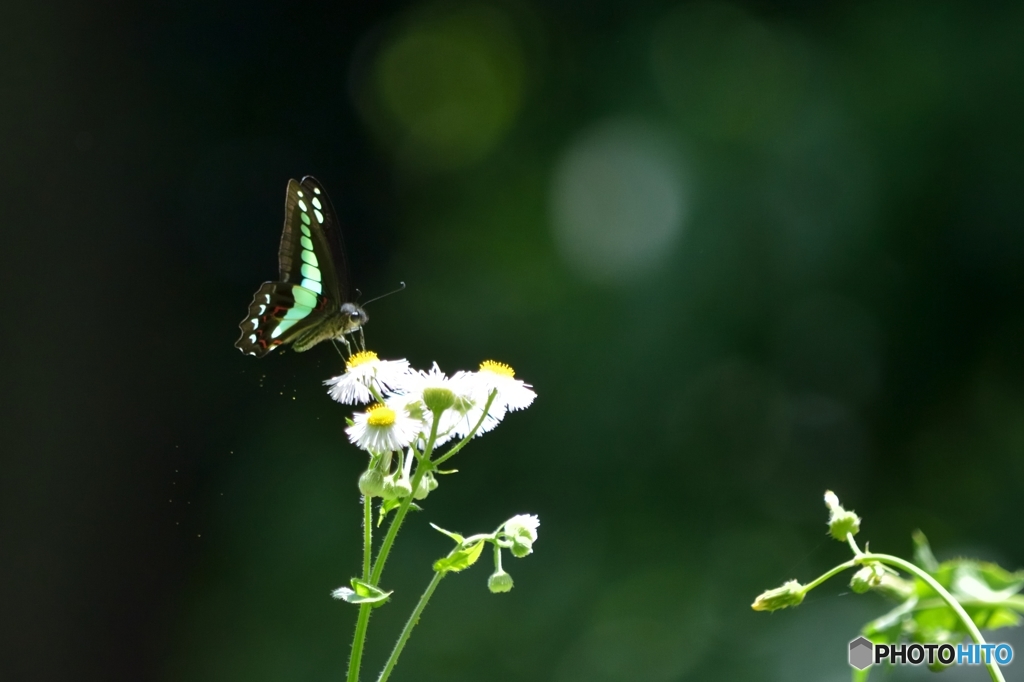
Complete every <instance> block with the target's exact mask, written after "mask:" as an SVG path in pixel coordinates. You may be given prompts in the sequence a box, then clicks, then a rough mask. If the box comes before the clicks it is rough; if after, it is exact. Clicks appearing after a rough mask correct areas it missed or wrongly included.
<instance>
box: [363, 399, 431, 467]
mask: <svg viewBox="0 0 1024 682" xmlns="http://www.w3.org/2000/svg"><path fill="white" fill-rule="evenodd" d="M396 407H398V409H395V407H392V406H391V404H390V401H389V403H388V404H385V405H381V404H380V403H377V404H375V405H373V406H371V407H370V409H368V410H367V411H366V412H359V413H357V414H355V415H353V416H352V421H353V422H354V423H353V424H352V426H350V427H348V428H347V429H345V433H347V434H348V439H349V440H350V441H352V442H353V443H354V444H355V445H356V446H358V447H360V448H362V449H363V450H367V451H369V452H372V453H374V454H381V453H384V452H394V451H395V450H401V449H403V448H405V447H406V446H407V445H409V443H411V442H412V440H413V439H414V438H415V437H416V435H417V434H418V433H419V432H420V430H421V429H422V427H423V424H422V422H420V421H419V420H418V419H415V418H413V417H412V416H410V415H409V413H408V412H407V411H406V410H405V409H403V408H402V407H401V406H398V405H396Z"/></svg>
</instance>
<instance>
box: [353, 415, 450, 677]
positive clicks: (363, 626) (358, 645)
mask: <svg viewBox="0 0 1024 682" xmlns="http://www.w3.org/2000/svg"><path fill="white" fill-rule="evenodd" d="M440 421H441V416H440V415H434V422H433V424H431V426H430V439H429V440H428V441H427V449H426V452H425V454H424V462H425V463H427V466H423V465H422V464H421V465H420V466H417V467H416V473H415V475H414V476H413V481H412V489H413V490H416V486H417V485H418V484H419V481H420V478H422V477H423V474H424V473H425V472H426V470H427V467H428V466H429V462H430V458H429V457H430V455H429V453H430V452H431V451H432V450H433V448H434V441H435V440H436V439H437V426H438V423H439V422H440ZM411 503H412V495H409V496H408V497H406V498H405V499H403V500H402V504H401V506H399V508H398V511H397V512H396V513H395V518H394V519H392V520H391V525H389V526H388V532H387V535H385V536H384V542H382V543H381V546H380V550H379V551H378V552H377V559H376V561H374V562H373V567H372V569H371V570H368V571H367V574H368V578H367V582H368V583H370V584H371V585H377V583H378V582H379V581H380V575H381V573H383V572H384V562H385V561H387V558H388V553H389V552H390V551H391V545H393V544H394V542H395V537H396V536H397V535H398V529H399V528H400V527H401V525H402V521H403V520H405V515H406V513H408V511H409V505H410V504H411ZM371 521H372V518H371ZM366 563H367V560H366V559H364V562H363V565H364V567H365V566H366ZM372 608H373V605H371V604H360V605H359V617H358V618H357V619H356V631H355V633H354V634H353V635H352V655H351V656H350V657H349V659H348V677H347V682H358V680H359V667H360V666H361V665H362V659H363V647H364V646H365V644H366V630H367V628H368V627H369V624H370V610H371V609H372Z"/></svg>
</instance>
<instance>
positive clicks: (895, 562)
mask: <svg viewBox="0 0 1024 682" xmlns="http://www.w3.org/2000/svg"><path fill="white" fill-rule="evenodd" d="M854 561H855V562H856V563H858V564H866V563H870V562H872V561H877V562H879V563H883V564H888V565H890V566H895V567H897V568H900V569H902V570H904V571H906V572H907V573H910V574H911V575H913V576H914V577H915V578H919V579H921V580H923V581H924V582H926V583H928V586H929V587H930V588H932V589H933V590H935V593H936V594H938V595H939V596H940V597H941V598H942V601H944V602H946V605H947V606H949V608H951V609H953V612H954V613H956V615H957V617H958V618H959V619H960V622H962V623H963V624H964V627H965V628H967V632H968V633H969V634H970V635H971V639H973V640H974V642H975V644H984V643H985V638H984V637H982V636H981V630H979V629H978V626H977V625H975V624H974V621H973V620H972V619H971V617H970V615H969V614H968V613H967V611H965V610H964V607H963V606H961V605H960V602H958V601H957V600H956V597H954V596H953V595H951V594H950V593H949V592H948V591H947V590H946V588H945V587H943V586H942V585H940V584H939V581H937V580H936V579H935V578H933V577H932V576H931V575H929V574H928V573H927V572H925V571H924V570H922V569H921V568H919V567H917V566H915V565H914V564H912V563H910V562H909V561H906V560H904V559H901V558H899V557H897V556H892V555H890V554H873V553H870V552H867V553H864V554H860V555H859V556H857V557H856V558H855V559H854ZM989 658H990V659H991V656H990V657H989ZM985 667H986V668H987V669H988V674H989V676H990V677H991V678H992V682H1006V681H1005V680H1004V678H1003V673H1002V672H1001V671H1000V670H999V666H998V665H997V664H996V663H995V661H992V660H989V662H988V663H986V664H985Z"/></svg>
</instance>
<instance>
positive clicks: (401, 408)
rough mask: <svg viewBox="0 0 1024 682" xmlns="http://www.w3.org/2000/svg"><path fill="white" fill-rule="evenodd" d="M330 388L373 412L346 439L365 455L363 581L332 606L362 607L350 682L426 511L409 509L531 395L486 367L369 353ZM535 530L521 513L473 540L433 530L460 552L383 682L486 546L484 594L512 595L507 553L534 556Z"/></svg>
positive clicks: (437, 565)
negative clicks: (411, 527) (395, 550)
mask: <svg viewBox="0 0 1024 682" xmlns="http://www.w3.org/2000/svg"><path fill="white" fill-rule="evenodd" d="M325 383H326V384H327V385H328V386H329V389H328V392H329V394H330V395H331V397H332V398H334V399H335V400H337V401H339V402H341V403H344V404H349V405H351V404H365V403H373V404H372V405H371V406H370V407H369V408H368V409H366V410H365V411H364V412H359V413H356V414H355V415H353V417H352V419H350V420H348V424H349V426H348V429H347V431H346V432H347V434H348V437H349V440H350V441H351V442H352V443H353V444H355V445H356V446H358V447H359V448H361V449H363V450H365V451H366V453H367V455H368V456H369V461H368V464H367V468H366V471H364V472H363V474H362V475H361V476H360V477H359V490H360V492H361V493H362V498H363V561H362V573H361V575H360V576H358V577H354V578H352V579H351V581H350V582H349V586H346V587H339V588H338V589H336V590H335V591H334V592H333V596H334V597H335V598H336V599H340V600H343V601H346V602H348V603H350V604H355V605H357V606H358V607H359V614H358V616H357V617H356V628H355V635H354V637H353V640H352V653H351V656H350V657H349V664H348V678H347V679H348V682H357V681H358V680H359V669H360V665H361V663H362V657H363V649H364V646H365V643H366V634H367V629H368V628H369V623H370V614H371V613H372V612H373V610H374V609H376V608H378V607H380V606H382V605H384V604H385V603H386V602H387V601H388V598H389V597H390V595H391V594H392V593H391V591H385V590H384V588H383V587H381V577H382V575H383V573H384V565H385V563H386V562H387V558H388V554H389V553H390V552H391V549H392V547H393V546H394V543H395V538H396V537H397V536H398V531H399V529H400V528H401V527H402V524H403V522H404V521H405V519H406V515H407V514H408V512H409V511H410V510H419V509H421V507H420V506H419V505H418V504H417V503H416V502H414V501H413V500H417V501H420V502H422V501H423V500H424V499H426V497H427V496H428V495H430V494H431V493H432V492H433V491H434V490H436V489H437V487H438V476H440V475H443V474H453V473H455V470H443V469H441V465H442V464H444V463H446V462H447V461H448V460H449V459H451V458H452V457H453V456H455V454H456V453H458V452H459V451H460V450H462V448H463V447H465V446H466V445H467V444H468V443H469V442H470V440H472V439H473V438H474V437H476V436H480V435H482V434H484V433H486V432H488V431H490V430H491V429H493V428H494V427H495V426H497V425H498V424H499V423H500V422H501V420H502V419H503V418H504V417H505V415H506V414H507V413H508V412H509V411H512V410H519V409H524V408H526V407H528V406H529V405H530V404H531V403H532V402H533V399H534V397H535V394H534V392H533V390H532V389H531V387H530V386H529V385H527V384H524V383H523V382H522V381H520V380H518V379H516V378H515V373H514V372H513V371H512V368H511V367H509V366H508V365H505V364H502V363H498V362H493V361H490V360H488V361H486V362H484V363H482V364H481V365H480V369H479V370H478V371H476V372H458V373H456V374H454V375H453V376H451V377H448V376H446V375H445V374H443V373H442V372H441V371H440V369H438V367H437V365H436V364H435V365H434V366H433V368H432V369H431V370H430V371H428V372H423V371H419V372H417V371H414V370H412V369H411V368H410V367H409V363H408V362H406V361H405V360H380V359H378V358H377V355H376V354H375V353H373V352H370V351H362V352H359V353H356V354H354V355H353V356H352V357H350V358H349V359H348V361H347V363H346V368H345V373H344V374H342V375H340V376H337V377H334V378H333V379H330V380H328V381H327V382H325ZM449 443H454V444H453V445H451V447H449V448H448V449H447V450H446V451H444V452H441V451H440V448H442V447H444V446H446V445H448V444H449ZM375 500H376V506H377V514H376V523H375V522H374V509H373V507H374V501H375ZM385 521H388V526H387V533H386V534H385V535H384V539H383V541H382V542H381V544H380V547H379V548H378V549H377V554H376V556H373V529H374V527H375V526H376V527H379V526H381V525H382V524H383V523H384V522H385ZM431 525H432V526H433V524H431ZM539 525H540V521H539V520H538V519H537V517H536V516H534V515H531V514H517V515H516V516H513V517H512V518H510V519H508V520H507V521H505V522H504V523H502V524H500V525H499V526H498V527H497V528H496V529H495V530H494V531H492V532H490V533H480V534H477V535H471V536H469V537H463V536H462V535H459V534H458V533H454V532H451V531H448V530H444V529H443V528H439V527H437V526H434V528H435V529H436V530H438V531H439V532H441V533H443V534H444V535H446V536H448V537H449V538H451V540H452V541H453V542H454V543H455V545H454V547H453V548H452V550H451V551H450V552H449V553H448V554H447V555H446V556H444V557H441V558H440V559H438V560H437V561H435V562H434V563H433V570H434V575H433V578H432V579H431V581H430V583H429V584H428V585H427V587H426V589H425V590H424V591H423V594H422V596H420V599H419V601H418V602H417V604H416V606H415V607H414V608H413V611H412V614H411V615H410V616H409V619H408V621H407V622H406V624H405V627H404V628H403V629H402V632H401V633H400V634H399V636H398V641H397V642H396V643H395V646H394V649H393V650H392V652H391V656H390V657H389V658H388V660H387V662H386V663H385V664H384V668H383V669H382V670H381V672H380V675H379V676H378V677H377V680H378V682H384V681H385V680H387V679H388V677H389V676H390V675H391V672H392V670H394V668H395V665H396V664H397V663H398V658H399V656H400V655H401V653H402V649H403V648H404V647H405V645H406V643H407V642H408V641H409V637H410V635H411V634H412V630H413V628H414V627H415V626H416V624H417V623H418V622H419V619H420V616H421V614H422V613H423V610H424V609H425V608H426V606H427V602H429V601H430V598H431V597H432V596H433V594H434V590H436V589H437V586H438V584H439V583H440V582H441V580H442V579H443V578H444V577H445V576H447V575H448V574H449V573H457V572H459V571H462V570H464V569H466V568H469V567H470V566H472V565H473V564H474V563H476V561H477V560H478V559H479V558H480V556H481V555H482V554H483V550H484V547H485V546H486V545H488V544H489V545H491V546H492V548H493V550H494V572H493V573H492V574H491V576H490V578H488V580H487V587H488V589H489V590H490V591H491V592H493V593H496V594H497V593H501V592H508V591H509V590H511V589H512V576H510V575H509V574H508V573H506V572H505V570H504V569H503V568H502V564H501V558H502V551H503V550H507V551H508V552H510V553H511V554H512V556H514V557H516V558H522V557H525V556H527V555H528V554H530V553H531V552H532V551H533V543H534V542H536V540H537V527H538V526H539Z"/></svg>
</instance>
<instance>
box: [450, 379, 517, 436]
mask: <svg viewBox="0 0 1024 682" xmlns="http://www.w3.org/2000/svg"><path fill="white" fill-rule="evenodd" d="M461 374H463V377H460V378H461V379H462V380H463V381H464V382H465V383H466V385H467V386H468V387H469V391H468V398H467V399H465V400H463V401H461V402H460V403H459V404H458V405H457V406H456V408H455V409H453V410H452V411H451V412H450V413H449V414H448V415H447V416H448V419H447V420H445V421H446V427H447V428H448V429H449V431H450V433H451V434H453V435H456V436H458V437H459V438H465V437H466V436H468V435H469V434H470V432H473V436H474V437H476V436H479V435H481V434H484V433H487V432H488V431H490V430H491V429H493V428H494V427H495V426H497V425H498V424H500V423H501V420H502V419H504V418H505V413H506V412H507V410H506V409H505V406H504V405H503V404H502V403H500V402H499V401H498V396H495V397H494V400H492V401H491V404H490V407H488V408H487V414H484V406H485V405H487V401H488V399H489V398H490V391H491V390H493V389H491V388H490V386H489V385H487V384H486V383H483V382H481V381H479V378H478V375H477V374H472V373H468V372H462V373H461ZM481 417H482V418H483V421H481ZM477 424H479V427H478V426H477ZM474 428H475V429H476V431H475V432H474V431H473V429H474Z"/></svg>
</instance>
